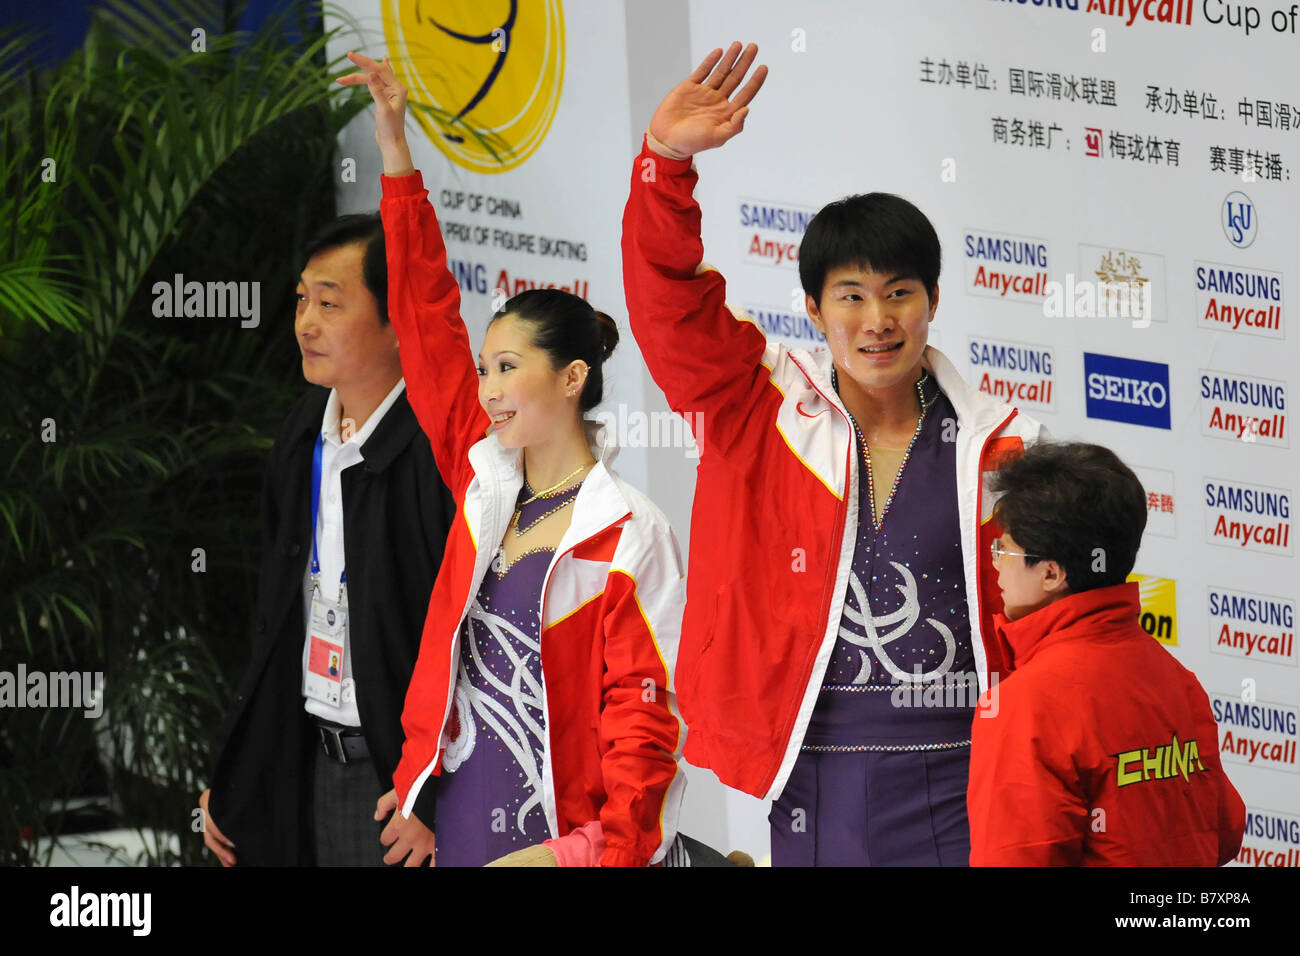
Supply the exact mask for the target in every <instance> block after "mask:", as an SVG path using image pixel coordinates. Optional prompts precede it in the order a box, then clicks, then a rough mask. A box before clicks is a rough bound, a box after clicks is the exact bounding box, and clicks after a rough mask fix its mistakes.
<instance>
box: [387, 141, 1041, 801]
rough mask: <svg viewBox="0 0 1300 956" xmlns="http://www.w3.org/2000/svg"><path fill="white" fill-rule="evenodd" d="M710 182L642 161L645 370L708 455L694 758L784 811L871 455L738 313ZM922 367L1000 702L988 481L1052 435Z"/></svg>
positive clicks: (981, 663)
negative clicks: (952, 469)
mask: <svg viewBox="0 0 1300 956" xmlns="http://www.w3.org/2000/svg"><path fill="white" fill-rule="evenodd" d="M696 179H697V177H696V173H695V170H694V169H693V168H692V167H691V164H690V161H689V160H672V159H665V158H663V157H662V156H656V155H655V154H654V153H652V152H650V151H649V150H648V149H643V151H642V153H641V155H640V156H639V157H638V158H637V160H636V163H635V165H634V166H633V170H632V185H631V195H630V196H629V198H628V202H627V210H626V212H625V213H624V216H623V288H624V291H625V293H626V295H627V307H628V316H629V324H630V325H631V327H632V332H633V334H635V335H636V340H637V343H638V344H639V345H640V346H641V353H642V355H643V356H644V357H645V361H646V365H647V366H648V367H649V369H650V373H651V374H652V375H653V376H654V380H655V382H656V383H658V385H659V387H660V388H661V389H663V392H664V395H665V396H666V397H667V399H668V404H669V406H670V407H671V408H672V409H674V410H675V411H678V412H682V413H686V414H687V415H688V416H689V417H688V420H689V421H691V423H692V427H693V428H694V430H695V438H696V441H697V442H698V444H699V446H700V463H699V468H698V470H697V472H696V483H695V501H694V504H693V506H692V510H691V542H690V562H689V567H690V570H689V577H688V580H687V584H686V613H685V616H684V618H683V621H682V638H681V648H680V653H679V655H678V665H677V682H678V686H679V693H680V701H681V707H682V717H683V719H685V721H686V724H687V726H688V727H689V728H690V732H689V733H688V734H687V737H686V748H685V756H686V759H687V760H689V761H690V762H691V763H693V764H695V765H696V766H700V767H708V768H709V769H711V770H712V771H713V772H714V773H716V774H717V776H718V778H719V779H720V780H721V781H722V782H723V783H725V784H727V785H728V786H732V787H735V788H737V789H739V790H743V791H745V792H746V793H751V794H754V795H755V796H760V797H762V796H766V797H769V798H775V797H777V796H779V795H780V793H781V791H782V789H783V788H784V786H785V782H786V780H788V779H789V776H790V771H791V770H792V769H793V767H794V764H795V761H796V760H797V759H798V757H799V748H800V746H801V744H802V742H803V738H804V733H805V731H806V730H807V729H808V723H809V720H810V719H811V716H812V712H813V707H814V706H815V704H816V702H817V696H818V694H819V692H820V687H821V678H822V676H823V674H825V672H826V667H827V665H828V663H829V662H830V659H831V654H832V652H833V650H834V647H835V641H836V637H837V635H838V633H839V628H840V617H841V614H842V612H843V607H844V595H845V593H846V592H847V589H848V576H849V571H850V569H851V568H852V565H853V550H854V546H855V544H856V540H857V528H858V496H857V495H856V494H855V493H854V491H853V489H856V488H857V487H858V472H857V469H858V467H859V466H858V462H859V461H860V460H861V456H860V455H858V454H857V452H856V447H857V446H856V445H855V443H854V441H855V440H854V436H853V426H852V425H851V424H850V422H849V416H848V412H847V411H846V410H845V408H844V405H843V403H842V402H841V401H840V398H839V395H838V394H836V392H835V389H834V388H833V387H832V385H831V360H830V353H829V352H827V351H825V350H823V351H820V352H817V353H809V352H807V351H805V350H803V349H792V348H786V347H785V346H784V345H782V344H780V343H777V342H774V341H769V340H768V339H767V338H766V337H765V336H764V334H763V332H762V330H761V329H759V327H758V326H757V325H756V324H755V323H754V321H753V320H752V319H749V318H748V317H747V316H745V315H743V314H736V313H734V312H733V311H732V310H731V309H730V308H729V306H728V305H727V304H726V294H727V287H726V283H725V282H724V281H723V278H722V276H721V275H719V274H718V273H717V271H715V270H714V269H712V268H710V267H709V266H708V265H706V264H705V263H704V262H703V261H702V259H703V255H704V247H703V244H702V243H701V241H700V207H699V205H698V204H697V203H696V202H695V199H694V197H693V196H692V192H693V190H694V188H695V183H696ZM923 361H924V363H925V365H926V367H927V368H928V369H929V370H930V371H931V373H932V374H933V375H934V377H935V379H936V381H937V382H938V383H939V387H940V388H942V389H943V391H944V394H945V395H947V396H948V399H949V400H950V401H951V402H952V404H953V408H954V410H955V411H956V413H957V423H956V424H957V432H956V436H955V442H956V452H957V455H956V458H957V461H956V471H957V474H956V478H957V495H958V502H957V506H958V513H959V517H960V522H961V543H962V560H963V565H964V568H965V574H966V591H967V605H968V608H969V614H970V633H971V644H972V650H973V651H974V655H975V666H976V669H977V673H978V676H979V680H980V686H981V688H983V687H987V686H988V685H989V683H990V681H989V675H990V674H1003V673H1005V672H1006V664H1005V662H1004V658H1003V649H1002V648H1000V647H999V646H997V644H996V639H995V635H994V634H993V628H992V617H991V615H992V613H993V612H995V611H1000V610H1001V609H1002V599H1001V594H1000V592H999V591H998V588H997V584H996V575H995V574H994V572H993V569H992V565H991V563H990V560H989V542H990V541H991V540H992V539H993V538H994V537H996V536H997V534H998V528H997V526H996V523H995V522H994V521H992V520H991V514H992V505H993V497H992V495H990V494H989V493H988V490H987V488H986V487H985V482H984V476H985V475H986V474H988V473H989V472H991V471H995V470H997V468H998V467H1000V465H1001V463H1002V462H1003V461H1004V460H1005V459H1006V458H1007V457H1008V456H1017V455H1019V454H1021V453H1022V452H1023V450H1024V447H1025V445H1026V444H1028V443H1032V442H1035V441H1040V440H1042V438H1043V437H1044V434H1045V430H1044V429H1043V427H1042V426H1041V425H1040V424H1039V423H1038V422H1036V421H1034V420H1033V419H1032V418H1030V417H1029V416H1027V415H1024V414H1021V413H1020V412H1018V411H1017V410H1016V409H1014V408H1012V407H1011V406H1010V405H1006V404H1004V403H1002V402H1000V401H998V400H997V399H995V398H993V397H992V396H990V395H986V394H984V393H983V392H980V391H978V390H977V389H975V388H973V387H971V386H970V384H968V383H967V382H965V381H963V380H962V378H961V376H960V375H959V374H958V373H957V370H956V369H955V368H953V365H952V363H951V362H949V361H948V359H947V358H946V357H945V356H944V355H943V354H942V353H940V352H939V351H938V350H937V349H935V348H933V347H930V348H927V349H926V351H925V355H924V358H923ZM407 381H408V382H409V381H410V379H409V378H408V379H407ZM981 638H982V639H981Z"/></svg>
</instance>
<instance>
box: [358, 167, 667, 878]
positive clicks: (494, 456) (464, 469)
mask: <svg viewBox="0 0 1300 956" xmlns="http://www.w3.org/2000/svg"><path fill="white" fill-rule="evenodd" d="M382 183H383V200H382V202H381V205H380V212H381V214H382V216H383V220H384V236H385V240H386V244H387V252H388V302H389V314H390V316H391V318H392V323H393V328H394V329H395V330H396V332H397V335H398V339H399V341H400V343H401V358H402V371H403V374H404V375H405V377H406V391H407V396H408V398H409V401H410V403H411V408H412V409H414V411H415V414H416V417H417V418H418V419H419V422H420V425H421V427H423V429H424V431H425V433H426V434H427V435H428V436H429V443H430V445H431V446H432V448H433V454H434V457H435V458H436V459H437V462H438V469H439V471H440V472H441V473H442V476H443V479H444V480H445V481H446V483H447V486H448V487H449V488H450V489H451V491H452V494H453V495H454V496H455V499H456V503H457V505H458V512H459V520H457V521H456V523H455V524H454V525H453V526H452V529H451V532H450V534H449V535H448V537H447V550H446V554H445V556H444V558H443V562H442V568H441V570H440V572H439V574H438V578H437V581H436V582H435V583H434V587H433V595H432V597H431V599H430V601H429V613H428V617H427V619H426V621H425V625H424V635H423V637H422V639H421V645H420V654H419V658H418V659H417V661H416V664H415V672H414V674H413V675H412V677H411V684H410V687H409V689H408V691H407V694H406V707H405V710H404V711H403V712H402V727H403V729H404V730H405V732H406V742H405V744H404V745H403V747H402V759H401V762H400V763H399V764H398V767H397V770H396V772H395V773H394V774H393V781H394V784H395V786H396V788H397V795H398V799H399V801H400V806H401V808H402V812H403V814H405V815H409V814H410V812H411V809H412V807H414V805H415V800H416V796H417V794H418V793H419V791H420V788H421V787H422V786H424V785H425V783H426V781H427V780H428V778H429V775H430V774H439V773H441V761H442V751H443V746H444V744H445V739H444V729H445V728H446V726H447V721H448V716H449V714H450V712H451V707H452V703H453V694H454V686H455V681H456V672H457V666H458V664H459V661H460V636H461V628H462V626H463V624H464V621H465V618H466V614H467V612H468V610H469V607H470V604H471V602H472V601H473V599H474V596H475V595H476V594H477V593H478V589H479V584H480V582H481V581H482V580H483V575H484V573H486V571H487V570H488V564H489V562H490V561H491V559H492V556H493V553H494V552H495V550H496V547H497V545H498V543H500V541H501V539H502V537H503V536H504V535H505V532H506V528H507V525H508V524H509V522H510V518H511V515H512V514H513V513H514V508H515V502H516V500H517V499H518V495H519V490H520V488H521V487H522V486H523V480H524V475H523V461H522V453H521V452H520V451H519V450H518V449H513V450H507V449H503V448H502V447H501V445H500V443H499V442H498V441H497V439H496V437H495V436H489V437H486V438H485V437H483V436H484V433H485V431H486V430H487V427H488V424H489V421H488V417H487V415H486V413H485V412H484V411H483V409H482V407H481V406H480V405H479V402H478V373H477V364H478V363H477V361H476V360H475V358H474V356H473V352H472V351H471V349H470V345H469V336H468V335H467V333H466V330H465V324H464V322H463V321H462V320H461V316H460V290H459V287H458V286H457V284H456V280H455V278H454V277H453V276H452V274H451V273H450V272H449V271H448V269H447V253H446V248H445V247H444V245H443V241H442V234H441V230H440V228H439V226H438V221H437V217H436V216H435V214H434V210H433V206H432V205H430V203H429V202H428V195H429V194H428V190H426V189H425V188H424V183H423V179H422V177H421V176H420V174H419V173H418V172H417V173H414V174H412V175H410V176H404V177H399V178H396V179H394V178H389V177H387V176H385V177H383V179H382ZM604 437H605V436H604V429H603V428H602V427H601V426H598V425H596V424H595V423H589V430H588V438H589V440H590V441H591V442H592V453H593V454H594V455H595V456H596V457H597V458H598V459H599V460H598V462H597V464H596V466H595V467H594V468H593V469H592V470H591V472H590V473H589V474H588V476H587V478H586V480H585V481H584V482H583V484H582V488H581V490H580V491H579V492H578V496H577V498H576V500H575V501H574V504H573V515H572V521H571V524H570V526H569V530H568V531H567V532H565V534H564V537H563V539H562V540H561V541H560V544H559V546H558V547H557V548H556V550H555V557H554V558H553V559H552V561H551V565H550V567H549V568H548V570H547V572H546V578H545V581H544V583H543V585H542V606H541V647H542V695H543V702H544V707H545V711H546V738H545V741H544V744H545V753H544V756H543V763H542V786H543V806H544V808H545V810H546V818H547V822H548V824H549V826H550V830H551V835H552V837H553V838H555V837H562V836H564V835H565V834H567V833H569V832H570V831H572V830H573V829H575V828H576V827H580V826H582V825H584V824H586V823H588V822H590V821H592V820H596V819H599V820H600V823H601V829H602V831H603V833H604V837H605V841H606V849H605V851H604V853H603V855H602V856H601V864H602V865H604V866H611V865H613V866H617V865H623V866H644V865H646V864H648V863H652V862H657V861H658V860H660V859H662V858H663V856H664V855H665V853H666V852H667V849H668V847H669V846H670V845H671V844H672V842H673V840H674V838H675V836H676V830H677V815H678V810H679V807H680V805H681V798H682V792H683V790H684V788H685V785H686V781H685V777H684V775H683V774H682V773H681V770H680V768H679V766H678V758H679V756H680V752H681V745H682V738H683V736H684V729H683V727H682V725H681V721H680V719H679V718H678V716H677V714H676V700H675V693H674V689H673V683H672V674H673V667H674V663H675V661H676V656H677V642H678V636H679V632H680V627H681V617H682V606H683V603H684V601H685V591H684V584H683V578H684V575H683V573H682V567H681V559H680V555H679V552H678V548H677V541H676V539H675V537H674V536H673V532H672V528H671V526H670V525H669V523H668V520H667V519H666V518H665V517H664V515H663V513H662V512H661V511H660V510H659V509H658V508H657V507H655V505H654V503H653V502H651V501H650V500H649V499H648V498H646V497H645V495H643V494H642V493H641V492H639V491H637V490H636V489H635V488H633V487H632V486H630V485H628V484H627V483H626V482H624V481H623V480H622V479H620V478H618V477H617V476H616V475H614V474H613V472H611V471H610V470H609V463H610V461H611V460H612V459H613V457H614V455H615V454H616V453H617V452H616V449H614V448H613V447H612V446H610V445H606V444H604ZM434 823H435V832H436V821H434Z"/></svg>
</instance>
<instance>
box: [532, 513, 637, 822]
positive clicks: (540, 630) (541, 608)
mask: <svg viewBox="0 0 1300 956" xmlns="http://www.w3.org/2000/svg"><path fill="white" fill-rule="evenodd" d="M630 517H632V512H630V511H629V512H627V513H625V514H624V515H622V516H621V517H619V518H617V519H616V520H614V521H611V522H610V523H609V524H607V525H605V526H604V527H603V528H601V529H600V530H599V531H593V532H592V533H591V534H589V535H587V536H586V537H585V538H583V539H582V540H581V541H575V542H573V544H571V545H570V546H569V547H567V548H565V549H564V551H562V552H560V553H559V554H557V555H556V556H555V558H554V559H553V560H552V561H551V566H550V567H549V568H547V569H546V577H545V578H543V579H542V602H541V604H540V605H538V608H537V647H538V657H539V658H542V657H543V655H542V651H541V647H542V637H543V636H544V634H545V630H546V629H545V627H544V626H543V624H542V622H543V621H545V620H546V592H547V590H548V589H549V587H550V584H551V574H552V573H553V572H554V571H555V568H556V566H557V565H558V564H559V563H560V559H561V558H564V557H565V556H567V555H569V554H572V553H573V551H574V550H575V549H576V548H577V547H578V546H579V545H582V544H586V543H587V542H588V541H590V540H591V539H592V538H594V537H596V536H597V535H601V534H604V533H605V532H606V531H608V530H609V529H610V528H612V527H614V526H615V525H616V524H618V523H619V522H621V521H626V520H627V519H628V518H630ZM602 593H603V592H602ZM540 663H541V662H540V660H539V665H540ZM540 669H541V672H542V713H544V714H545V715H546V739H545V740H544V741H542V754H543V760H544V761H548V760H549V758H550V755H551V707H550V700H551V695H550V692H549V691H548V690H547V689H546V668H545V667H544V666H543V667H541V668H540ZM541 783H542V809H543V810H545V809H546V770H545V767H543V770H542V781H541ZM547 824H548V825H549V824H550V821H549V820H548V821H547ZM559 828H560V809H559V806H558V805H557V806H556V808H555V829H556V830H558V829H559ZM559 836H560V834H559V833H552V834H551V838H552V839H558V838H559Z"/></svg>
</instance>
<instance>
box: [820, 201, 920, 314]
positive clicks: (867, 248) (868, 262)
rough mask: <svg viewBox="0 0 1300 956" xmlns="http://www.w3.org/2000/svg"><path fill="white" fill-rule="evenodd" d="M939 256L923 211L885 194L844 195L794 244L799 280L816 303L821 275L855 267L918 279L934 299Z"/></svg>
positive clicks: (822, 276)
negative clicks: (797, 256) (796, 245)
mask: <svg viewBox="0 0 1300 956" xmlns="http://www.w3.org/2000/svg"><path fill="white" fill-rule="evenodd" d="M942 258H943V252H942V250H941V248H940V246H939V235H938V233H936V232H935V231H934V225H933V224H932V223H931V222H930V220H929V219H927V218H926V216H925V213H923V212H921V210H919V209H917V208H916V207H915V206H914V205H912V204H911V203H910V202H908V201H907V200H906V199H903V198H902V197H901V196H895V195H893V194H891V193H865V194H862V195H857V196H846V197H845V198H844V199H840V200H837V201H835V202H833V203H829V204H828V205H826V206H823V207H822V209H821V212H819V213H817V215H815V216H813V219H812V222H810V223H809V224H808V229H807V231H805V232H804V237H803V242H802V243H800V245H799V281H800V283H801V284H802V285H803V290H804V292H806V293H808V295H810V296H812V297H813V301H814V302H817V303H818V304H819V305H820V304H821V300H822V290H823V288H824V287H825V285H826V275H827V273H829V272H830V271H831V270H832V269H838V268H840V267H841V266H861V267H864V268H870V269H871V270H872V271H873V272H883V273H888V274H890V275H895V276H901V277H903V278H905V279H919V280H920V281H921V283H922V284H924V286H925V294H926V296H927V297H929V298H930V299H933V298H934V290H935V288H936V287H937V286H938V285H939V267H940V265H941V261H942Z"/></svg>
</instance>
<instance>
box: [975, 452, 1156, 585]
mask: <svg viewBox="0 0 1300 956" xmlns="http://www.w3.org/2000/svg"><path fill="white" fill-rule="evenodd" d="M989 487H990V489H991V490H992V491H993V492H994V493H1000V494H1001V495H1002V497H1001V499H999V501H998V504H997V508H996V510H995V512H994V517H995V518H996V520H997V522H998V524H999V525H1000V526H1001V527H1002V528H1003V529H1004V530H1005V531H1006V532H1007V534H1009V535H1011V537H1013V538H1015V540H1016V544H1018V545H1020V548H1021V550H1023V551H1025V552H1026V553H1027V554H1030V555H1035V556H1036V557H1032V558H1029V557H1027V558H1025V564H1027V565H1031V566H1032V565H1035V564H1037V563H1038V562H1039V561H1041V560H1051V561H1055V562H1057V563H1058V564H1059V565H1061V567H1063V568H1064V569H1065V579H1066V585H1067V586H1068V587H1069V589H1070V592H1071V593H1072V594H1078V593H1080V592H1081V591H1091V590H1092V589H1093V588H1104V587H1109V586H1111V585H1114V584H1123V583H1124V581H1125V579H1127V578H1128V575H1129V572H1130V571H1132V570H1133V562H1134V561H1135V560H1136V558H1137V552H1138V547H1139V545H1141V543H1142V532H1143V530H1144V529H1145V528H1146V524H1147V495H1146V491H1144V490H1143V488H1142V482H1140V481H1139V480H1138V477H1137V475H1135V474H1133V471H1132V469H1130V468H1129V467H1128V466H1127V465H1125V464H1124V463H1123V462H1122V461H1120V460H1119V458H1118V457H1117V456H1116V454H1115V453H1114V452H1113V451H1111V450H1110V449H1109V448H1104V447H1103V446H1101V445H1088V444H1084V443H1082V442H1059V443H1058V442H1039V443H1037V444H1035V445H1032V446H1031V447H1030V448H1029V450H1028V451H1026V452H1025V454H1024V456H1023V457H1022V458H1020V459H1019V460H1017V461H1014V462H1012V463H1011V464H1009V465H1007V466H1006V467H1004V468H1002V470H1000V471H998V472H997V473H996V474H994V476H993V479H992V482H991V484H990V486H989ZM1098 549H1100V550H1098ZM1095 569H1096V570H1095Z"/></svg>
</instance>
